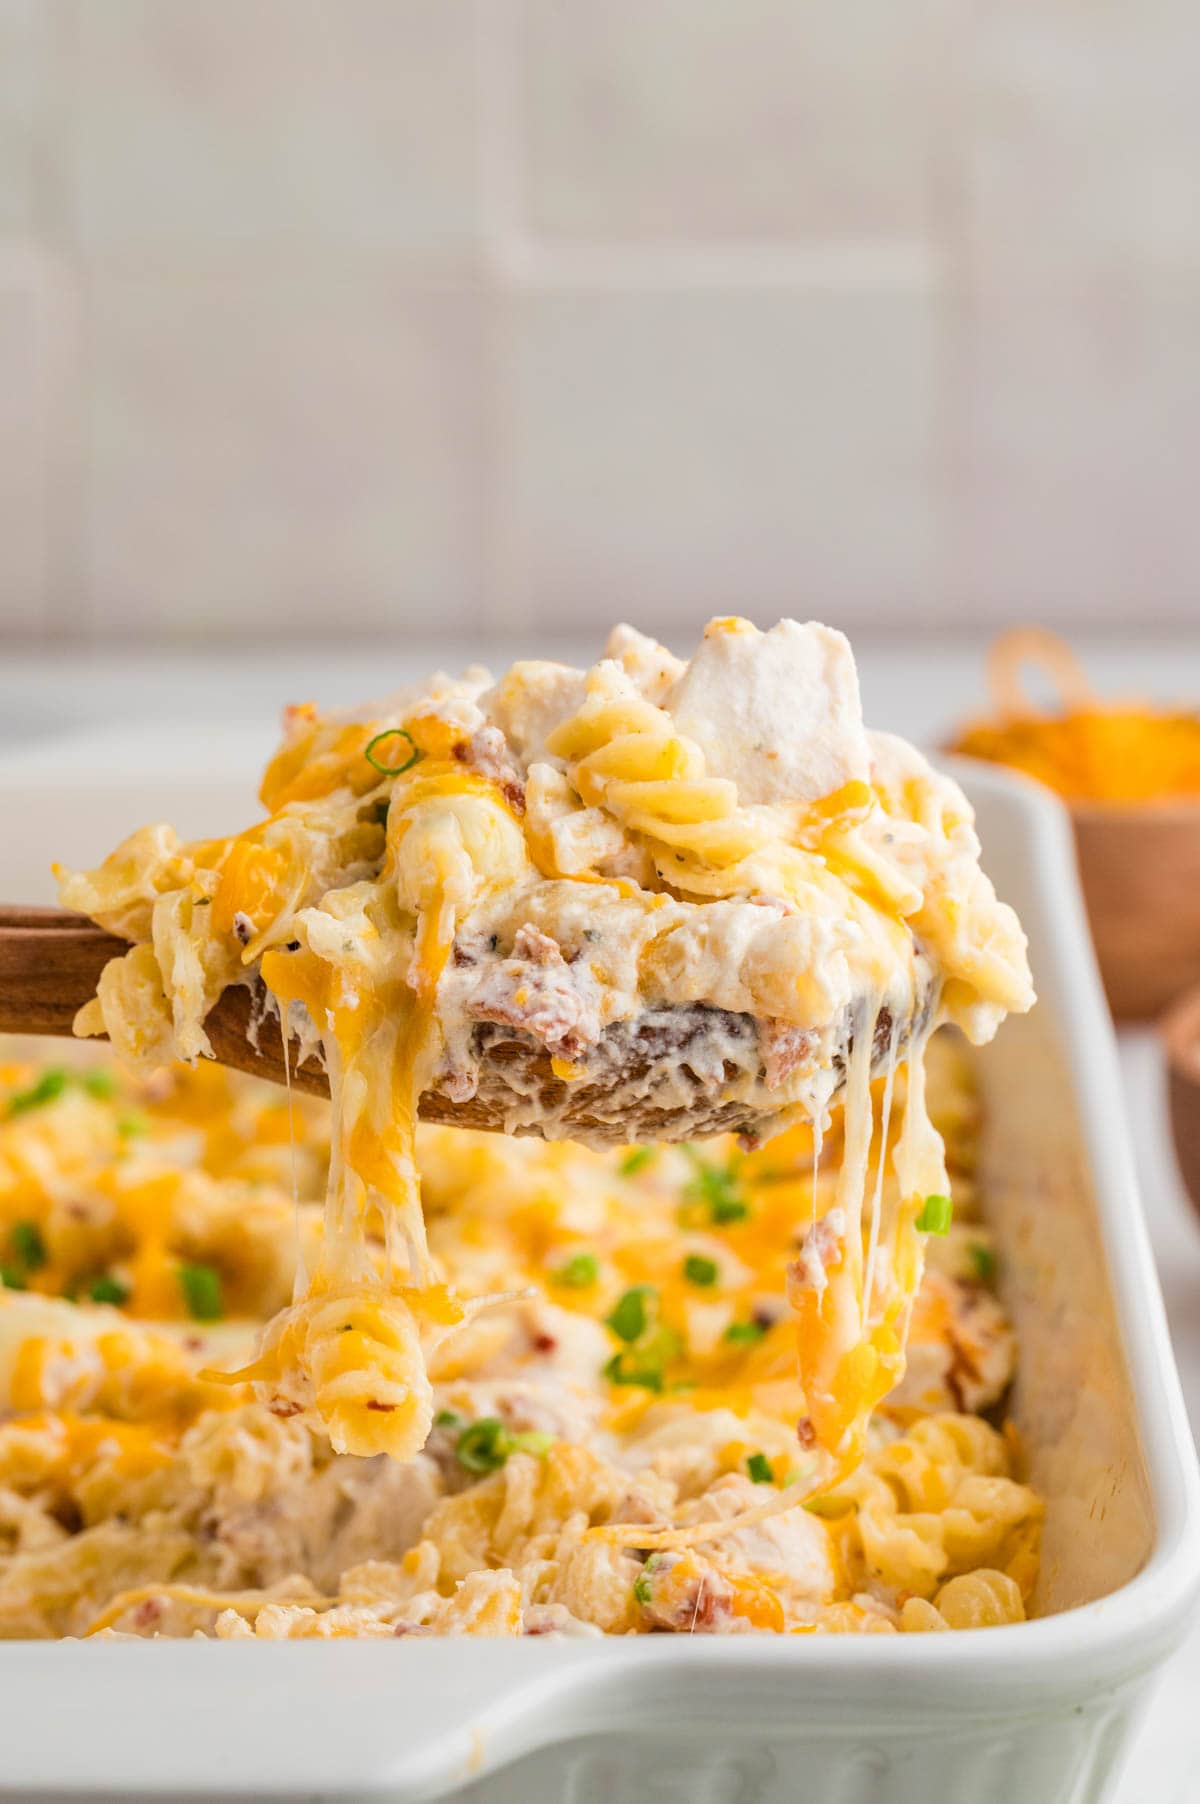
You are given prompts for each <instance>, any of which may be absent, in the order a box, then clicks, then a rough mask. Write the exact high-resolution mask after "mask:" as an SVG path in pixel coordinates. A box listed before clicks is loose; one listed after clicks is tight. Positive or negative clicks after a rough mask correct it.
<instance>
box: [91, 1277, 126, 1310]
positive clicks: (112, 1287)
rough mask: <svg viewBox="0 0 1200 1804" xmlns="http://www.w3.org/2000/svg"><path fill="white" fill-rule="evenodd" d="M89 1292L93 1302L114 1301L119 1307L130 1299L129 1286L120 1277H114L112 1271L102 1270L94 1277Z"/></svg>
mask: <svg viewBox="0 0 1200 1804" xmlns="http://www.w3.org/2000/svg"><path fill="white" fill-rule="evenodd" d="M87 1294H88V1296H89V1298H90V1299H91V1301H92V1302H93V1303H113V1304H115V1305H116V1306H117V1307H118V1308H119V1307H120V1305H121V1304H122V1303H127V1302H128V1301H129V1286H128V1284H123V1283H122V1282H121V1280H120V1278H114V1277H113V1275H112V1273H111V1272H102V1273H101V1274H100V1276H99V1277H98V1278H93V1279H92V1281H91V1283H90V1284H89V1285H88V1290H87Z"/></svg>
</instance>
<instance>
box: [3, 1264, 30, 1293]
mask: <svg viewBox="0 0 1200 1804" xmlns="http://www.w3.org/2000/svg"><path fill="white" fill-rule="evenodd" d="M0 1284H3V1286H4V1288H5V1289H6V1290H25V1289H26V1288H27V1287H26V1284H25V1273H24V1272H21V1271H18V1270H17V1268H16V1266H15V1265H0Z"/></svg>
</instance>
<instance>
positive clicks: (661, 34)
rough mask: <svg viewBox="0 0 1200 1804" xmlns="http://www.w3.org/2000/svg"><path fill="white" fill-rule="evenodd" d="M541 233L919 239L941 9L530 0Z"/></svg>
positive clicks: (924, 216)
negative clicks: (906, 237) (873, 236)
mask: <svg viewBox="0 0 1200 1804" xmlns="http://www.w3.org/2000/svg"><path fill="white" fill-rule="evenodd" d="M520 10H521V21H520V23H521V33H522V36H521V42H520V48H521V52H522V54H521V57H520V64H519V68H520V79H521V81H522V85H523V89H524V106H523V109H522V116H523V121H524V146H523V148H524V163H523V168H524V184H525V194H524V205H525V207H526V209H527V222H528V226H529V229H530V230H531V232H532V233H534V234H535V235H538V236H545V237H548V238H556V239H557V238H561V239H599V240H602V241H603V240H607V241H610V242H621V241H624V240H635V241H641V240H646V239H653V240H668V241H677V240H688V239H696V238H701V239H705V238H706V239H715V240H730V241H733V242H738V241H742V240H747V239H749V240H754V239H759V240H783V241H785V242H786V241H792V240H795V239H806V238H812V237H817V238H822V239H833V240H836V239H844V238H851V239H853V238H860V237H869V236H872V235H883V236H886V237H899V236H906V235H915V236H918V237H920V236H923V235H924V233H925V232H926V231H927V230H928V228H929V223H930V213H931V193H932V183H933V176H934V168H933V155H934V147H935V145H936V143H937V138H938V133H939V123H940V122H939V107H940V103H941V100H942V93H943V90H942V87H941V82H940V65H941V63H942V61H943V59H944V43H943V30H944V15H945V12H946V7H945V4H944V0H910V3H909V4H908V5H905V6H897V5H896V4H895V0H838V4H836V5H829V4H825V5H819V4H816V5H814V4H797V0H705V4H704V5H703V6H702V7H697V6H696V5H695V3H694V0H604V3H603V4H600V5H598V4H596V0H523V5H522V7H521V9H520Z"/></svg>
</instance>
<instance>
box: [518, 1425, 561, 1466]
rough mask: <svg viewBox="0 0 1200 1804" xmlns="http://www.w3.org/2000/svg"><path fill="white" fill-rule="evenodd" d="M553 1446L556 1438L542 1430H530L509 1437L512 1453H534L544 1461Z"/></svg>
mask: <svg viewBox="0 0 1200 1804" xmlns="http://www.w3.org/2000/svg"><path fill="white" fill-rule="evenodd" d="M553 1445H554V1436H553V1435H552V1434H547V1433H546V1432H545V1430H544V1429H541V1428H528V1429H525V1430H524V1431H523V1432H522V1433H521V1434H510V1435H509V1437H508V1447H509V1452H510V1453H532V1454H534V1455H535V1457H536V1458H538V1459H544V1458H545V1457H546V1455H547V1453H549V1451H550V1449H551V1447H553Z"/></svg>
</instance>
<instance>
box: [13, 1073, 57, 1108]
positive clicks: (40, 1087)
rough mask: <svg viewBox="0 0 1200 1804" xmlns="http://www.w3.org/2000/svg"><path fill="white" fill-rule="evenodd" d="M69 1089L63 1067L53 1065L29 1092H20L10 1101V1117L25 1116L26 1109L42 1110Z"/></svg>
mask: <svg viewBox="0 0 1200 1804" xmlns="http://www.w3.org/2000/svg"><path fill="white" fill-rule="evenodd" d="M66 1087H67V1073H66V1070H65V1068H64V1067H63V1066H62V1065H53V1066H51V1068H50V1070H49V1071H43V1072H42V1075H41V1076H40V1077H39V1078H38V1080H37V1082H36V1083H35V1084H31V1085H30V1087H29V1089H28V1090H18V1091H17V1093H16V1095H15V1096H10V1097H9V1099H8V1112H9V1114H10V1115H23V1114H24V1113H25V1111H26V1109H40V1108H41V1107H42V1105H43V1104H44V1103H48V1102H53V1101H54V1099H55V1097H57V1096H61V1095H62V1093H63V1091H64V1090H65V1089H66Z"/></svg>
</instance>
